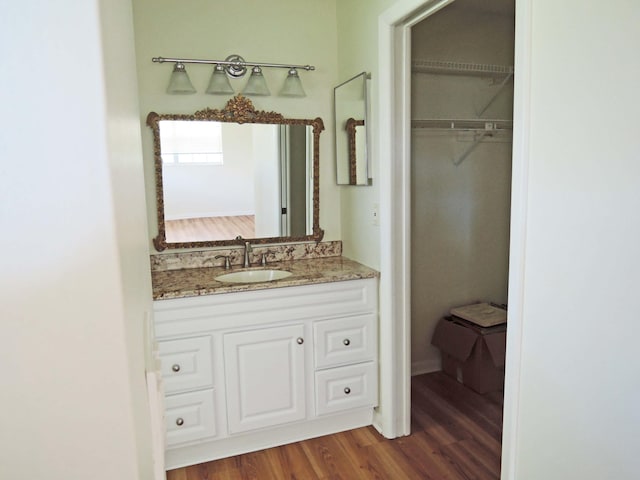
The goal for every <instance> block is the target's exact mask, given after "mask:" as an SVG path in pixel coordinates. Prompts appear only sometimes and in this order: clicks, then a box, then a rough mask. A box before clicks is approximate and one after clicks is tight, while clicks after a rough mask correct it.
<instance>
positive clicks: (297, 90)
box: [280, 68, 307, 97]
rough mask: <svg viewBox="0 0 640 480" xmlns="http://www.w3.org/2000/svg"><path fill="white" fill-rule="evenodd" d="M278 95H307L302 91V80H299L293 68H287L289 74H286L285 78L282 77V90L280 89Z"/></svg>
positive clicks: (296, 71)
mask: <svg viewBox="0 0 640 480" xmlns="http://www.w3.org/2000/svg"><path fill="white" fill-rule="evenodd" d="M280 95H283V96H285V97H306V96H307V94H306V93H305V92H304V88H302V82H301V81H300V76H299V75H298V70H296V69H295V68H290V69H289V74H288V75H287V78H285V79H284V85H283V86H282V90H280Z"/></svg>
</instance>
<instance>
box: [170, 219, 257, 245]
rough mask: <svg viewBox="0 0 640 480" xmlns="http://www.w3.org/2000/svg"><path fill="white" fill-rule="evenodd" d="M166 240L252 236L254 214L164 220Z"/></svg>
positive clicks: (189, 240)
mask: <svg viewBox="0 0 640 480" xmlns="http://www.w3.org/2000/svg"><path fill="white" fill-rule="evenodd" d="M164 223H165V235H166V238H167V242H170V243H173V242H200V241H207V240H230V239H232V238H236V237H237V236H238V235H242V237H244V238H254V237H255V236H256V235H255V216H254V215H238V216H235V217H202V218H184V219H180V220H166V221H165V222H164Z"/></svg>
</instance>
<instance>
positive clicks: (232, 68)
mask: <svg viewBox="0 0 640 480" xmlns="http://www.w3.org/2000/svg"><path fill="white" fill-rule="evenodd" d="M224 61H225V62H228V64H227V65H224V70H225V71H226V72H227V75H229V76H230V77H233V78H240V77H242V76H244V74H245V73H247V67H246V62H245V61H244V58H242V57H241V56H240V55H236V54H233V55H229V56H228V57H227V58H225V60H224ZM218 65H220V64H218Z"/></svg>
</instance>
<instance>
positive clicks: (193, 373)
mask: <svg viewBox="0 0 640 480" xmlns="http://www.w3.org/2000/svg"><path fill="white" fill-rule="evenodd" d="M158 349H159V351H160V361H161V365H162V380H163V382H164V391H165V393H168V394H169V393H176V392H182V391H186V390H195V389H197V388H204V387H210V386H212V385H213V360H212V356H211V350H212V349H211V337H210V336H209V335H207V336H202V337H193V338H181V339H179V340H164V341H160V342H158Z"/></svg>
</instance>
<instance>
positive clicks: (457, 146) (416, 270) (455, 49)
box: [410, 0, 514, 375]
mask: <svg viewBox="0 0 640 480" xmlns="http://www.w3.org/2000/svg"><path fill="white" fill-rule="evenodd" d="M513 59H514V2H513V0H483V1H479V0H456V1H455V2H453V3H451V4H450V5H448V6H446V7H445V8H443V9H442V10H440V11H438V12H436V13H435V14H433V15H430V16H429V17H427V18H425V19H424V20H422V21H420V22H419V23H417V24H415V25H413V27H412V29H411V134H410V142H411V166H410V169H411V175H410V177H411V185H410V189H411V196H410V199H411V218H410V223H411V262H410V269H411V272H410V275H411V352H412V355H411V371H412V375H417V374H421V373H426V372H432V371H436V370H439V369H440V350H438V349H437V348H436V347H434V346H432V345H431V338H432V335H433V331H434V329H435V327H436V324H437V323H438V322H439V321H440V319H441V318H442V317H443V316H445V315H448V313H449V310H450V309H451V308H453V307H457V306H461V305H468V304H472V303H477V302H487V303H495V304H497V305H506V304H507V294H508V265H509V227H510V225H509V223H510V196H511V156H512V112H513V73H514V69H513Z"/></svg>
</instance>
